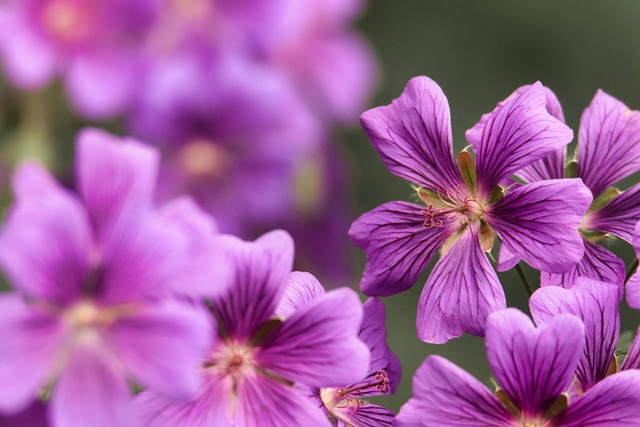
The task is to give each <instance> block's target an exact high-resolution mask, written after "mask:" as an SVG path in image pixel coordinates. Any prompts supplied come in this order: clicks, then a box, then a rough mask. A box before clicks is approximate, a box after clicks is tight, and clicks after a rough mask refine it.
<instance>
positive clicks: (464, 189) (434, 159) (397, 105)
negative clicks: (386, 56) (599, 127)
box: [349, 77, 591, 343]
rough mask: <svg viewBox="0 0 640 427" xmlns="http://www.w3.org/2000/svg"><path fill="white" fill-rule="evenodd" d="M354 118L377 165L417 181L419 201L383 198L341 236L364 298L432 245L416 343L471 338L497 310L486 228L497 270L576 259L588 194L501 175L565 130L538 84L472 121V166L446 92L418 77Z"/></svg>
mask: <svg viewBox="0 0 640 427" xmlns="http://www.w3.org/2000/svg"><path fill="white" fill-rule="evenodd" d="M361 122H362V125H363V127H364V129H365V131H366V132H367V134H368V136H369V138H370V139H371V141H372V142H373V145H374V147H375V148H376V150H377V151H378V153H379V154H380V156H381V157H382V159H383V161H384V162H385V164H386V165H387V168H389V170H390V171H391V172H392V173H394V174H395V175H398V176H400V177H402V178H405V179H407V180H409V181H410V182H412V183H414V184H415V185H417V186H418V189H417V193H418V196H419V197H420V198H421V199H422V200H423V202H424V203H425V204H426V205H427V206H426V207H425V206H419V205H415V204H412V203H406V202H391V203H386V204H384V205H382V206H379V207H377V208H376V209H374V210H372V211H370V212H368V213H366V214H364V215H362V216H361V217H360V218H359V219H358V220H356V222H354V223H353V225H352V226H351V229H350V231H349V234H350V236H351V238H352V239H353V241H354V242H355V243H356V245H358V246H359V247H360V248H362V249H364V251H365V253H366V255H367V265H366V267H365V271H364V276H363V279H362V281H361V283H360V285H361V287H362V290H363V292H365V293H366V294H368V295H381V296H385V295H392V294H395V293H398V292H401V291H404V290H406V289H408V288H409V287H411V286H412V285H413V284H414V283H415V281H416V280H417V278H418V276H419V275H420V273H421V272H422V271H423V270H424V269H425V268H426V266H427V264H428V263H429V261H430V260H431V258H432V257H433V255H434V254H435V253H436V251H437V250H438V249H441V252H442V256H441V258H440V260H439V261H438V263H437V264H436V265H435V268H434V269H433V271H432V273H431V275H430V277H429V279H428V280H427V283H426V285H425V288H424V290H423V292H422V296H421V297H420V302H419V306H418V321H417V324H418V325H417V326H418V335H419V337H420V339H422V340H423V341H427V342H433V343H442V342H445V341H447V340H449V339H450V338H452V337H457V336H459V335H461V334H462V333H463V332H470V333H472V334H476V335H482V333H483V331H484V321H485V318H486V317H487V315H488V314H489V313H491V312H493V311H496V310H499V309H501V308H504V307H505V298H504V292H503V290H502V287H501V286H500V283H499V281H498V277H497V275H496V273H495V271H494V270H493V268H492V267H491V264H490V263H489V260H488V258H487V256H486V254H485V251H489V250H490V249H491V247H492V245H493V240H494V236H495V235H496V234H497V235H498V237H499V238H500V240H501V248H500V258H499V262H498V270H500V271H503V270H507V269H509V268H511V267H513V266H514V265H515V264H517V262H518V261H519V260H520V259H523V260H524V261H526V262H527V263H529V264H530V265H531V266H533V267H534V268H537V269H540V270H545V271H555V272H564V271H567V270H569V269H571V268H572V267H573V266H574V265H575V264H576V263H577V262H578V261H579V260H580V259H581V258H582V255H583V252H584V248H583V243H582V238H581V237H580V235H579V234H578V224H579V223H580V221H581V220H582V215H583V214H584V212H585V210H586V209H587V207H588V206H589V203H591V195H590V193H589V191H588V190H587V188H586V187H585V186H584V185H583V184H582V182H581V181H580V180H576V179H573V180H570V179H563V180H548V181H541V182H536V183H532V184H529V185H522V186H521V185H516V184H513V182H509V181H508V180H509V176H510V175H511V174H513V173H515V172H517V171H518V170H520V169H522V168H524V167H526V166H528V165H529V164H531V163H533V162H535V161H536V160H539V159H541V158H544V157H545V156H547V155H548V154H549V153H551V152H554V151H556V150H558V149H559V148H561V147H563V146H565V145H566V144H567V143H568V142H569V141H570V140H571V137H572V132H571V130H570V129H569V128H568V127H566V126H565V125H564V124H563V123H562V122H560V121H559V120H557V119H556V118H554V117H553V116H551V115H550V114H549V113H547V111H546V110H545V91H544V88H543V87H542V85H541V84H540V83H536V84H534V85H532V86H531V87H530V88H529V89H527V90H526V91H524V92H523V93H522V94H520V95H519V96H518V97H516V98H515V99H513V100H511V101H510V102H508V103H504V104H502V105H499V106H498V107H497V108H496V109H495V110H494V111H493V112H492V113H491V114H489V116H488V117H487V118H486V119H485V121H484V123H483V122H482V121H481V123H483V125H482V128H481V129H478V126H476V127H475V128H474V129H473V130H472V131H474V132H475V133H474V134H472V135H471V136H470V137H469V140H470V142H471V143H472V148H473V150H474V152H475V153H476V160H475V165H474V160H473V158H472V157H471V156H470V154H469V153H467V152H465V151H463V152H462V153H461V154H460V155H459V156H458V158H457V164H456V160H454V158H453V147H452V141H451V124H450V119H449V106H448V104H447V100H446V98H445V96H444V94H443V93H442V91H441V89H440V88H439V87H438V86H437V85H436V83H435V82H433V81H432V80H430V79H428V78H426V77H417V78H414V79H412V80H411V81H410V82H409V84H408V85H407V87H406V89H405V91H404V93H403V94H402V96H400V98H398V99H396V100H395V101H393V103H392V104H391V105H389V106H386V107H378V108H374V109H373V110H370V111H367V112H365V113H364V114H363V115H362V117H361ZM470 132H471V131H470ZM476 167H477V172H476ZM505 193H506V194H505ZM549 218H552V219H553V220H549ZM558 253H562V254H563V256H562V257H559V256H558Z"/></svg>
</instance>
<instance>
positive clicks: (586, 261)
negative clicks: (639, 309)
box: [540, 240, 625, 301]
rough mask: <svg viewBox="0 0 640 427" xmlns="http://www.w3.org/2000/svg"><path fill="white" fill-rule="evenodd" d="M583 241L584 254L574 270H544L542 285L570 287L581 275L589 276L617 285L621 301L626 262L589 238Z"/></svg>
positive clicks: (541, 279) (541, 277)
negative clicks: (558, 271) (560, 271)
mask: <svg viewBox="0 0 640 427" xmlns="http://www.w3.org/2000/svg"><path fill="white" fill-rule="evenodd" d="M583 243H584V256H583V257H582V259H581V260H580V262H579V263H578V264H577V265H576V266H575V267H574V268H573V269H572V270H569V271H568V272H567V273H564V274H554V273H544V272H543V273H542V274H541V276H540V285H541V286H560V287H563V288H566V289H569V288H571V287H573V285H574V284H575V283H576V280H577V279H578V278H579V277H587V278H589V279H593V280H597V281H600V282H606V283H611V284H614V285H617V286H618V300H619V301H621V300H622V296H623V293H624V277H625V268H624V263H623V262H622V260H621V259H620V258H618V257H617V256H615V255H614V254H613V253H612V252H610V251H608V250H606V249H605V248H603V247H602V246H599V245H596V244H595V243H591V242H590V241H588V240H584V241H583Z"/></svg>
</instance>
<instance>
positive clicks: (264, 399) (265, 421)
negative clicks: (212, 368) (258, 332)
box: [234, 375, 331, 427]
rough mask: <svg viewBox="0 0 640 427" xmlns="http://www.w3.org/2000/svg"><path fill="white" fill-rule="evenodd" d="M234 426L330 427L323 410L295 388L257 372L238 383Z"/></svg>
mask: <svg viewBox="0 0 640 427" xmlns="http://www.w3.org/2000/svg"><path fill="white" fill-rule="evenodd" d="M234 425H235V426H236V427H254V426H260V427H282V426H305V427H306V426H309V427H330V426H331V423H330V422H329V419H328V418H327V416H326V415H325V413H324V412H323V411H322V410H321V409H320V408H319V407H318V406H317V405H316V404H315V403H314V402H312V401H311V400H310V399H307V398H305V397H303V396H299V395H297V394H296V393H295V389H294V388H291V387H287V386H285V385H284V384H281V383H279V382H276V381H275V380H273V379H271V378H269V377H267V376H264V375H259V376H255V377H250V378H246V380H245V381H244V382H243V383H242V384H241V385H240V386H239V387H238V400H237V402H236V412H235V424H234Z"/></svg>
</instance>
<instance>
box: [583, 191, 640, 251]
mask: <svg viewBox="0 0 640 427" xmlns="http://www.w3.org/2000/svg"><path fill="white" fill-rule="evenodd" d="M587 221H588V227H589V229H590V230H595V231H604V232H607V233H612V234H614V235H616V236H618V237H620V238H621V239H624V240H626V241H627V242H629V243H632V242H633V230H634V227H635V226H636V224H637V223H638V221H640V184H636V185H634V186H633V187H631V188H629V189H628V190H626V191H623V192H622V193H620V194H619V195H618V196H617V197H616V198H615V199H613V200H612V201H611V202H610V203H609V204H607V205H605V206H604V207H603V208H601V209H598V210H597V211H595V212H592V213H589V214H588V216H587Z"/></svg>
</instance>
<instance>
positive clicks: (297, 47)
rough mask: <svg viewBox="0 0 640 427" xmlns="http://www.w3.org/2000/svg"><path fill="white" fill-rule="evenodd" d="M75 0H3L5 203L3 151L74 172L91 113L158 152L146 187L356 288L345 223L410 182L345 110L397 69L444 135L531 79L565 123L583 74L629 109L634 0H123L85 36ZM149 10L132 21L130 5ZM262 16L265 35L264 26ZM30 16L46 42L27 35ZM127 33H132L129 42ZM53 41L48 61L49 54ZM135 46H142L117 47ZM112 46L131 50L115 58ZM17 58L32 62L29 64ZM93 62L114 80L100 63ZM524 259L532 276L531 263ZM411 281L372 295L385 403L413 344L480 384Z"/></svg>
mask: <svg viewBox="0 0 640 427" xmlns="http://www.w3.org/2000/svg"><path fill="white" fill-rule="evenodd" d="M54 3H55V4H57V5H61V6H60V7H62V9H61V10H62V12H60V10H57V9H54V10H53V11H51V10H49V9H52V8H51V7H50V8H49V9H47V10H46V11H45V12H42V11H40V12H42V14H40V15H38V16H45V18H46V17H48V18H46V19H45V21H44V22H45V24H46V25H48V27H46V25H45V27H46V28H45V29H44V30H43V29H42V28H40V29H38V31H35V30H34V31H35V33H34V34H36V35H33V34H31V33H28V31H26V30H25V29H24V27H28V25H29V23H28V22H27V23H25V22H23V21H24V19H27V18H24V19H23V21H20V20H19V19H18V21H20V23H19V24H16V22H17V21H16V19H15V16H16V15H17V14H20V13H23V12H24V11H22V9H21V7H22V8H26V9H29V11H28V12H24V14H25V16H31V15H32V14H33V12H32V10H33V9H34V8H35V9H38V7H40V6H39V5H42V4H54ZM77 3H82V2H80V1H79V0H47V1H42V2H38V1H36V0H25V1H24V2H22V3H21V0H19V1H11V0H5V1H4V2H1V3H0V5H2V6H3V7H4V11H3V12H2V13H1V14H0V52H1V53H2V55H3V63H4V77H3V78H2V83H1V84H0V180H1V181H0V182H2V184H3V185H2V187H3V191H2V198H1V201H2V206H4V207H6V206H7V205H8V203H9V202H10V193H9V191H8V185H9V177H10V173H11V169H12V167H13V166H14V165H15V164H16V163H17V162H18V161H20V160H22V159H24V158H27V157H36V158H38V159H40V161H42V162H43V163H45V164H47V166H48V167H50V168H51V169H52V170H53V171H54V172H55V173H56V174H57V175H58V176H59V177H60V179H61V180H62V181H63V182H65V183H67V184H68V185H69V186H72V183H73V179H72V175H73V172H72V165H73V141H74V138H75V134H76V132H77V131H78V130H79V129H80V128H81V127H83V126H85V125H94V126H100V127H103V128H106V129H108V130H110V131H112V132H114V133H117V134H120V135H124V134H132V135H135V136H137V137H139V138H141V139H143V140H145V141H147V142H150V143H153V144H155V145H156V146H158V147H159V148H160V149H161V150H162V151H163V155H164V163H163V165H164V168H163V172H162V174H161V178H160V184H159V190H160V195H159V201H158V202H159V203H160V202H161V201H162V200H164V199H166V198H170V197H173V196H175V195H177V194H181V193H185V192H187V193H190V194H192V195H193V196H194V197H196V199H197V200H198V201H199V202H200V203H201V205H202V206H203V207H204V208H205V209H207V210H209V211H210V212H212V213H213V214H214V215H215V216H216V218H217V219H218V222H219V224H220V228H221V230H222V231H225V232H231V233H234V234H238V235H241V236H243V237H245V238H254V237H255V236H257V235H259V234H260V233H261V232H264V231H265V230H268V229H271V228H276V227H280V228H286V229H287V230H289V231H290V232H291V233H292V234H293V235H294V237H295V239H296V245H297V257H298V262H299V265H298V266H297V268H300V269H305V270H308V271H310V272H312V273H314V274H316V275H317V276H318V277H320V278H321V279H322V280H323V283H325V284H326V285H327V286H331V287H335V286H343V285H346V286H352V287H357V285H358V282H359V275H360V274H361V272H362V270H363V268H364V255H363V254H362V253H361V252H360V251H359V250H357V248H355V246H354V245H353V244H351V243H350V241H349V240H348V238H347V235H346V232H347V230H348V227H349V225H350V223H351V222H352V221H353V220H354V219H355V218H357V216H358V215H360V214H362V213H364V212H366V211H368V210H370V209H372V208H374V207H376V206H378V205H380V204H382V203H384V202H387V201H392V200H410V199H411V197H412V196H413V191H412V189H411V187H410V186H409V184H408V183H406V182H404V181H402V180H401V179H399V178H397V177H395V176H393V175H391V174H390V173H389V172H388V171H387V170H386V168H385V167H384V165H383V163H382V161H381V160H380V159H379V157H378V156H377V154H376V153H375V151H374V149H373V148H372V146H371V144H370V143H369V141H368V140H367V138H366V137H365V135H364V133H363V132H362V130H361V128H360V127H359V125H358V124H357V116H358V115H359V113H361V112H362V111H364V110H365V109H367V108H370V107H372V106H378V105H386V104H388V103H390V102H391V101H392V100H393V99H394V98H396V97H398V96H399V95H400V93H401V92H402V90H403V88H404V86H405V84H406V83H407V81H408V80H409V79H410V78H411V77H414V76H417V75H426V76H429V77H431V78H432V79H434V80H435V81H436V82H437V83H438V84H439V85H440V86H441V87H442V89H443V91H444V93H445V94H446V95H447V97H448V99H449V104H450V107H451V116H452V121H453V123H452V125H453V137H454V143H455V148H456V150H459V149H462V148H464V146H465V145H466V142H465V139H464V132H465V130H466V129H468V128H470V127H471V126H473V125H474V124H475V123H476V122H477V121H478V119H479V118H480V116H481V115H482V114H483V113H486V112H489V111H490V110H491V109H493V107H494V106H495V104H496V103H497V102H498V101H500V100H502V99H504V98H505V97H506V96H507V95H509V94H510V93H511V92H512V91H513V90H514V89H516V88H517V87H519V86H521V85H523V84H529V83H532V82H534V81H536V80H540V81H541V82H542V83H543V84H544V85H546V86H548V87H549V88H551V89H552V90H553V91H554V92H555V93H556V95H557V96H558V98H559V100H560V102H561V103H562V106H563V108H564V114H565V117H566V121H567V124H568V125H569V126H570V127H572V128H573V129H574V132H576V133H577V128H578V123H579V119H580V114H581V112H582V110H583V109H584V108H585V107H586V106H587V105H588V104H589V102H590V101H591V98H592V97H593V95H594V93H595V91H596V90H597V89H598V88H602V89H603V90H605V91H606V92H608V93H609V94H611V95H613V96H615V97H617V98H618V99H620V100H622V101H623V102H625V103H626V104H627V105H628V106H629V107H630V108H632V109H639V108H640V46H639V45H638V40H640V26H638V25H637V22H638V17H639V16H640V3H638V2H637V1H634V0H619V1H616V2H601V1H597V0H565V1H563V2H556V1H551V0H545V1H537V2H526V1H513V0H491V1H484V2H477V1H473V0H450V1H447V2H442V1H435V0H403V1H388V0H370V1H369V2H368V3H364V2H358V1H356V0H353V1H338V0H332V1H328V2H326V6H313V7H312V6H310V5H311V4H312V3H313V2H311V1H310V2H303V1H296V0H294V1H288V2H286V1H275V0H262V1H261V0H242V1H239V2H238V4H240V5H242V6H238V7H233V6H229V5H228V4H229V3H230V2H218V3H220V5H219V8H218V9H219V10H217V12H219V13H212V14H211V15H212V16H213V15H215V17H212V16H209V12H208V6H207V0H192V1H189V0H171V1H167V2H166V5H165V7H167V8H168V11H167V10H160V11H158V10H151V11H150V12H149V11H147V10H146V9H145V8H146V7H148V6H149V5H148V4H152V3H155V2H149V1H143V0H139V1H138V0H136V1H133V2H131V3H130V5H131V4H135V5H137V6H136V7H138V6H139V7H140V9H139V10H137V11H136V12H135V14H133V16H135V17H136V19H134V20H133V21H132V23H131V25H129V26H126V25H124V24H123V25H122V26H121V27H123V28H120V26H117V28H116V29H115V30H113V28H114V27H113V22H122V20H116V21H113V22H112V21H109V20H108V19H106V20H104V22H103V20H100V22H98V23H96V27H95V28H97V29H100V25H103V26H104V28H109V29H110V30H109V31H107V32H108V33H109V34H111V35H112V36H113V37H111V36H110V37H103V36H97V35H94V34H92V32H93V31H95V32H97V30H95V28H94V29H91V28H89V29H83V30H82V31H80V32H78V28H79V27H78V23H79V22H81V19H80V18H79V17H78V16H79V15H77V14H76V15H74V14H73V13H76V12H77V13H80V12H78V10H79V9H78V10H76V9H77V8H76V9H74V7H75V5H76V4H77ZM94 3H97V4H99V3H100V2H99V1H97V2H94ZM119 3H122V2H121V1H119V0H118V1H113V2H112V5H115V6H113V8H117V5H118V4H119ZM211 3H216V2H211ZM20 4H23V5H29V6H28V7H26V6H20ZM33 5H36V6H33ZM274 5H275V6H274ZM276 6H277V7H276ZM65 7H66V8H67V9H65ZM127 7H133V6H127ZM107 9H109V8H107ZM307 9H308V10H307ZM316 9H317V10H316ZM7 10H9V11H10V12H7ZM40 12H38V13H40ZM54 12H55V13H54ZM81 12H82V13H87V14H91V13H93V12H91V11H89V12H86V11H84V10H81ZM107 12H109V13H111V12H113V11H111V10H108V11H107ZM117 12H118V11H117V10H116V11H115V12H113V13H114V14H117ZM109 13H107V14H106V15H109ZM147 13H148V15H149V23H147V22H146V21H145V19H140V16H147ZM106 15H105V16H106ZM109 16H110V15H109ZM163 16H164V19H165V20H166V19H167V17H171V19H169V21H171V25H169V24H167V23H166V22H164V21H163ZM220 16H223V17H224V19H223V18H220ZM47 19H49V20H47ZM152 21H153V22H152ZM163 22H164V24H163ZM267 23H269V24H267ZM163 25H164V26H163ZM269 25H272V26H271V27H269V28H271V29H273V31H270V32H266V33H265V31H264V28H263V27H268V26H269ZM158 26H159V27H160V28H161V30H158ZM125 27H126V28H125ZM238 28H241V29H242V31H239V30H238ZM45 30H46V31H49V36H51V34H53V36H55V37H53V39H55V41H56V43H57V44H56V45H55V46H53V47H52V46H50V45H46V46H44V45H42V43H41V45H39V44H38V42H37V41H34V38H37V37H40V36H42V32H43V31H45ZM112 30H113V31H112ZM46 31H45V32H46ZM83 31H84V32H83ZM118 31H120V32H121V33H122V34H121V36H120V37H116V36H117V34H116V33H117V32H118ZM239 32H241V33H242V34H240V35H239V34H238V33H239ZM78 34H79V35H78ZM87 34H88V35H87ZM114 34H115V35H114ZM56 37H57V38H56ZM76 37H78V38H82V40H78V39H76ZM51 38H52V37H49V39H51ZM138 39H144V40H145V43H144V46H136V45H135V43H132V40H134V41H135V40H138ZM49 41H50V40H49ZM54 44H55V43H54ZM114 46H116V47H114ZM282 46H285V47H282ZM116 48H117V49H116ZM47 49H49V50H47ZM114 49H115V50H114ZM53 50H55V52H56V53H55V55H57V56H56V58H57V59H56V60H55V61H54V60H51V61H50V62H51V63H49V62H47V58H48V56H47V55H52V54H51V52H50V51H53ZM140 50H142V51H144V55H142V56H141V57H139V56H136V55H134V54H135V52H137V51H140ZM114 51H117V52H118V53H119V55H115V56H117V58H113V57H112V56H113V55H112V54H113V53H114ZM238 52H242V53H241V54H239V53H238ZM125 53H126V54H127V55H129V54H131V55H132V56H131V57H127V59H126V60H125V64H124V65H123V64H120V63H119V60H120V59H121V58H120V56H121V55H125ZM120 54H121V55H120ZM60 58H62V59H60ZM54 62H55V64H54ZM120 62H121V61H120ZM31 64H36V65H37V67H36V68H37V70H40V71H42V70H49V74H48V75H45V76H43V75H39V74H38V73H39V72H38V71H34V72H31V74H29V73H30V71H29V66H30V65H31ZM52 64H53V65H52ZM110 64H115V65H114V67H116V68H117V70H118V73H119V74H118V76H119V77H117V78H114V77H113V75H110V74H109V73H108V72H106V71H105V70H107V69H109V67H108V65H110ZM376 64H377V65H376ZM132 65H135V67H133V66H132ZM130 66H132V67H130ZM69 70H71V71H69ZM42 73H44V71H42ZM123 94H124V95H123ZM133 94H135V96H134V95H133ZM125 95H127V96H125ZM104 100H106V101H109V102H106V103H101V101H104ZM572 150H573V144H572V146H571V147H570V149H569V152H572ZM636 181H637V177H632V178H630V179H628V180H627V181H626V182H625V183H624V185H623V187H628V186H629V184H630V183H631V182H636ZM609 247H610V248H611V249H612V250H613V251H614V252H616V253H617V254H618V255H619V256H621V257H622V258H623V260H624V261H625V263H626V264H627V265H628V264H629V263H630V262H631V261H632V259H633V258H634V256H635V255H634V253H633V251H632V249H631V247H629V246H628V245H626V244H625V243H623V242H615V244H611V245H610V246H609ZM525 270H526V271H527V273H528V275H529V277H530V279H531V281H532V282H533V283H535V284H536V285H537V283H538V275H537V274H536V272H535V271H533V270H532V269H525ZM426 277H427V273H425V274H423V276H422V277H421V279H420V280H419V281H418V283H417V284H416V286H414V288H413V289H411V290H410V291H407V292H405V293H403V294H400V295H396V296H393V297H388V298H385V299H384V301H385V304H386V307H387V314H388V319H387V327H388V336H389V343H390V345H391V347H392V349H393V350H394V351H395V352H396V354H397V355H398V357H399V358H400V360H401V362H402V366H403V381H402V383H401V385H400V387H399V389H398V391H397V393H396V395H395V396H392V397H383V398H380V399H378V401H379V402H381V403H383V404H385V405H387V406H389V407H390V408H392V409H394V410H397V409H398V408H399V407H400V406H401V404H402V403H404V402H405V401H406V400H407V399H408V398H409V397H410V396H411V384H410V381H411V377H412V376H413V373H414V372H415V370H416V369H417V367H418V366H419V365H420V363H422V361H423V360H424V359H425V357H426V356H427V355H429V354H441V355H444V356H445V357H447V358H449V359H450V360H452V361H453V362H455V363H457V364H459V365H460V366H462V367H463V368H465V369H467V370H469V371H470V372H472V373H473V374H474V375H475V376H476V377H478V378H479V379H480V380H481V381H483V382H485V383H487V384H490V381H489V378H490V375H491V373H490V371H489V369H488V367H487V364H486V358H485V352H484V343H483V341H482V340H481V339H479V338H476V337H470V336H464V337H462V338H460V339H457V340H453V341H451V342H449V343H447V344H445V345H440V346H436V345H428V344H424V343H422V342H420V341H419V340H418V339H417V337H416V332H415V318H416V308H417V307H416V306H417V301H418V297H419V295H420V291H421V290H422V285H423V284H424V282H425V281H426ZM500 279H501V281H502V283H503V285H504V288H505V290H506V294H507V300H508V304H509V305H510V306H515V307H519V308H521V309H524V310H526V301H527V298H526V294H525V291H524V289H523V287H522V285H521V283H520V282H519V280H518V278H517V276H516V274H515V272H513V271H511V272H507V273H505V274H501V275H500ZM639 321H640V317H639V316H638V315H637V314H635V313H633V312H631V311H630V310H626V311H625V312H624V314H623V324H622V329H623V330H635V329H636V328H637V326H638V322H639Z"/></svg>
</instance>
